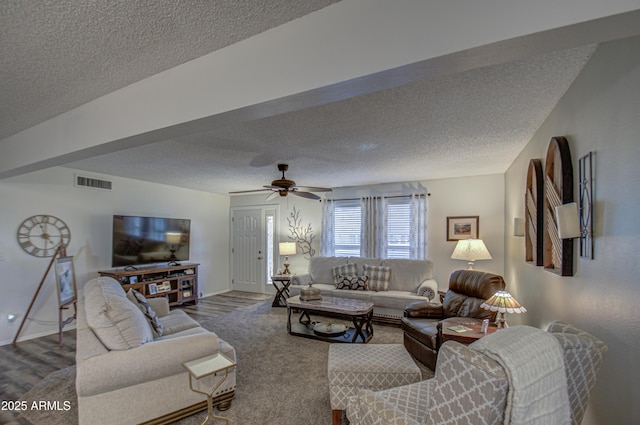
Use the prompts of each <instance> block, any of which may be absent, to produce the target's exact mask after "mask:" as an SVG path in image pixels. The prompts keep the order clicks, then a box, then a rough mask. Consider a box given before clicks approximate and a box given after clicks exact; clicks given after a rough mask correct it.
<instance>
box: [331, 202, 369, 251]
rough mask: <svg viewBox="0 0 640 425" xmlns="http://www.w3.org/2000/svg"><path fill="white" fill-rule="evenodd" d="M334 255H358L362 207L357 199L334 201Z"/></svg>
mask: <svg viewBox="0 0 640 425" xmlns="http://www.w3.org/2000/svg"><path fill="white" fill-rule="evenodd" d="M333 218H334V223H333V227H334V230H335V233H334V241H335V254H334V255H335V256H337V257H348V256H354V257H359V256H360V233H361V231H360V229H361V226H362V207H361V206H360V202H358V201H335V205H334V215H333Z"/></svg>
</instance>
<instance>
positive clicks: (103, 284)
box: [76, 277, 236, 425]
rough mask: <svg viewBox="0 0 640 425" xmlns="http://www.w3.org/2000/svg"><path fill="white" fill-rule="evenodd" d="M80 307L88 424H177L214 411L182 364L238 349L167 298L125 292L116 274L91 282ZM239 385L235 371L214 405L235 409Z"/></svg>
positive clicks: (82, 418)
mask: <svg viewBox="0 0 640 425" xmlns="http://www.w3.org/2000/svg"><path fill="white" fill-rule="evenodd" d="M77 309H78V310H77V341H76V346H77V347H76V391H77V394H78V412H79V413H78V415H79V424H80V425H84V424H106V423H111V424H140V423H148V424H161V423H169V422H172V421H175V420H177V419H179V418H182V417H185V416H188V415H190V414H193V413H195V412H197V411H199V410H203V409H206V408H207V404H206V399H205V397H203V396H202V395H200V394H197V393H195V392H192V391H191V390H190V388H189V375H188V373H187V371H186V369H184V367H183V366H182V364H183V363H184V362H187V361H191V360H195V359H199V358H202V357H205V356H209V355H212V354H216V353H222V354H224V355H225V356H227V357H229V358H230V359H232V360H235V359H236V355H235V350H234V348H233V347H232V346H231V345H229V344H228V343H226V342H225V341H223V340H222V339H220V338H218V337H217V335H216V334H215V333H213V332H210V331H207V330H205V329H204V328H202V327H200V325H199V324H198V322H196V321H195V320H193V319H191V318H190V317H189V316H188V315H187V314H186V313H184V312H183V311H182V310H169V303H168V301H167V299H166V298H164V297H157V298H149V299H145V297H144V296H142V295H141V294H139V293H136V292H135V291H132V290H129V291H128V292H125V291H124V289H123V288H122V286H121V285H120V283H119V282H118V281H116V280H115V279H112V278H110V277H99V278H96V279H93V280H90V281H89V282H87V283H86V284H85V286H84V288H83V290H82V291H80V292H79V294H78V302H77ZM220 379H221V377H217V376H210V377H207V378H205V379H204V380H203V381H204V382H199V383H201V384H203V385H208V384H211V383H214V384H215V383H216V382H219V380H220ZM212 386H213V385H212ZM235 386H236V374H235V368H234V369H233V370H232V371H231V372H230V373H229V375H228V377H227V379H226V380H225V382H224V383H223V384H222V385H221V386H220V388H218V389H217V390H216V393H215V394H214V396H213V397H214V398H213V402H214V405H217V406H218V408H219V409H221V410H223V409H225V408H228V407H229V406H230V403H231V400H232V399H233V397H234V391H235Z"/></svg>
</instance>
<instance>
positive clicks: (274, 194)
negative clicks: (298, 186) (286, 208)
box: [265, 192, 279, 201]
mask: <svg viewBox="0 0 640 425" xmlns="http://www.w3.org/2000/svg"><path fill="white" fill-rule="evenodd" d="M278 195H279V193H278V192H272V193H271V194H270V195H269V196H267V197H266V198H265V201H270V200H272V199H273V198H275V197H276V196H278Z"/></svg>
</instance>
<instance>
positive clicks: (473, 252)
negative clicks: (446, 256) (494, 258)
mask: <svg viewBox="0 0 640 425" xmlns="http://www.w3.org/2000/svg"><path fill="white" fill-rule="evenodd" d="M451 258H452V259H454V260H466V261H476V260H491V254H490V253H489V250H488V249H487V247H486V246H485V244H484V242H482V239H463V240H460V241H458V244H457V245H456V249H454V250H453V254H451Z"/></svg>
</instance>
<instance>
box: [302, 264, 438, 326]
mask: <svg viewBox="0 0 640 425" xmlns="http://www.w3.org/2000/svg"><path fill="white" fill-rule="evenodd" d="M364 276H366V278H364ZM345 282H347V284H345ZM309 284H312V286H313V287H314V288H316V289H319V290H320V293H321V295H323V296H331V297H339V298H351V299H359V300H365V301H370V302H372V303H373V317H374V319H377V320H381V321H390V322H399V321H400V320H401V319H402V317H403V311H404V307H405V306H406V305H407V304H409V303H411V302H415V301H431V300H434V299H435V297H436V294H437V292H438V283H437V282H436V281H435V280H434V279H433V262H431V261H430V260H405V259H380V258H361V257H311V259H310V260H309V269H308V272H307V273H303V274H295V275H293V276H292V278H291V286H290V287H289V291H290V293H291V295H292V296H295V295H299V294H300V291H301V290H302V289H304V288H305V287H307V286H308V285H309ZM354 288H356V289H354Z"/></svg>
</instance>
